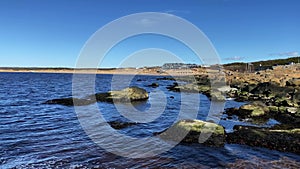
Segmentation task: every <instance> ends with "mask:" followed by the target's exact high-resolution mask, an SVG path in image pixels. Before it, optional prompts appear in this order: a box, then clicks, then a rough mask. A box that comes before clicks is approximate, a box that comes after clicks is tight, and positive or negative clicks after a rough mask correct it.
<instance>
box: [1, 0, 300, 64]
mask: <svg viewBox="0 0 300 169" xmlns="http://www.w3.org/2000/svg"><path fill="white" fill-rule="evenodd" d="M299 7H300V1H298V0H188V1H183V0H118V1H117V0H101V1H100V0H85V1H84V0H1V1H0V61H1V62H0V67H10V66H17V67H75V65H76V61H77V57H78V55H79V53H80V50H81V48H82V47H83V46H84V44H85V43H86V41H87V40H88V39H89V38H90V36H92V34H93V33H94V32H96V31H97V30H98V29H99V28H101V27H102V26H104V25H105V24H107V23H109V22H111V21H113V20H115V19H118V18H120V17H123V16H126V15H129V14H134V13H139V12H166V13H170V14H173V15H176V16H179V17H182V18H184V19H186V20H188V21H189V22H191V23H193V24H194V25H196V26H197V27H198V28H199V29H200V30H202V31H203V32H204V33H205V34H206V36H207V37H208V38H209V39H210V41H211V42H212V44H213V45H214V47H215V48H216V50H217V52H218V54H219V56H220V58H221V62H222V63H228V62H236V61H239V62H240V61H242V62H250V61H257V60H267V59H273V58H287V57H291V56H296V55H299V53H300V31H299V30H300V13H299ZM166 43H167V44H172V45H165V44H166ZM144 48H161V49H164V50H168V51H170V52H173V53H174V54H176V55H179V56H180V57H182V59H183V60H184V61H186V62H194V63H198V61H197V60H196V59H191V58H188V57H186V56H191V55H193V54H192V53H191V51H190V50H189V49H187V48H186V47H185V46H184V45H182V44H180V43H179V42H175V41H174V40H170V39H168V38H166V37H158V36H149V35H146V36H141V37H133V38H130V39H129V40H125V41H124V42H122V43H120V44H118V45H116V47H115V48H114V49H112V51H111V52H110V53H109V54H108V55H109V56H108V57H107V59H106V60H104V61H103V63H101V65H100V66H101V67H117V66H118V65H119V64H120V61H122V60H123V59H124V58H125V57H126V56H128V55H130V54H131V53H132V52H134V51H136V50H141V49H144ZM113 50H115V51H113ZM144 60H145V61H146V63H147V60H149V62H148V63H149V66H152V65H153V64H157V63H152V62H151V61H152V60H153V59H151V58H149V57H145V58H144ZM161 64H163V63H161Z"/></svg>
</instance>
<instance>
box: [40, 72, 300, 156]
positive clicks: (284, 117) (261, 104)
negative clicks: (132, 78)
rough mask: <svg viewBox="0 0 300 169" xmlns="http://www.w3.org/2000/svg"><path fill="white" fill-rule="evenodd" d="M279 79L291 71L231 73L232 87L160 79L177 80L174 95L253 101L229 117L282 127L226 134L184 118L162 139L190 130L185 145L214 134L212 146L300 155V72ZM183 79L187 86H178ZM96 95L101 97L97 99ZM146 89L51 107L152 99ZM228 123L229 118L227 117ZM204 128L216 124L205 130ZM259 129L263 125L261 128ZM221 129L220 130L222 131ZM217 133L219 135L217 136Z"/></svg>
mask: <svg viewBox="0 0 300 169" xmlns="http://www.w3.org/2000/svg"><path fill="white" fill-rule="evenodd" d="M299 70H300V69H299ZM297 71H298V70H296V72H291V73H290V74H288V76H287V75H285V76H283V77H282V78H277V77H279V76H280V75H282V74H285V73H286V72H285V71H276V70H273V71H269V70H268V71H259V72H253V73H239V72H232V71H228V70H225V77H226V85H225V86H223V87H221V88H213V87H212V86H214V85H215V83H217V82H218V81H224V79H222V78H224V77H223V76H219V73H212V74H210V75H208V74H200V75H195V76H180V77H176V78H173V77H162V78H157V81H160V80H168V81H174V83H173V85H170V86H168V87H167V89H168V90H170V91H173V92H195V93H202V94H204V95H206V96H207V97H208V98H210V99H211V100H214V101H221V102H224V101H225V100H226V99H227V98H234V99H235V100H236V101H241V102H247V104H245V105H243V106H241V107H239V108H229V109H226V110H224V112H223V114H226V115H227V118H228V119H229V118H232V117H233V116H236V117H238V119H240V120H241V121H243V120H246V119H247V120H248V121H249V120H250V121H251V122H253V123H256V124H260V123H262V122H266V121H268V120H269V119H275V120H276V121H278V122H279V123H280V124H276V125H274V126H272V127H253V126H235V127H234V128H233V129H234V131H233V132H231V133H226V132H225V130H224V127H222V126H220V125H218V124H213V123H210V122H205V121H201V120H182V121H179V122H177V123H176V124H174V125H173V126H172V127H171V128H173V130H172V131H171V132H168V133H167V134H165V133H164V131H162V132H160V133H155V135H159V134H162V133H163V134H162V136H160V137H161V138H162V139H167V140H168V139H170V138H171V140H172V138H173V139H174V138H175V140H176V136H174V135H176V133H178V132H179V133H182V132H183V131H185V130H187V129H188V130H189V131H190V132H188V133H187V136H186V137H185V138H184V139H183V140H182V141H181V142H184V143H198V142H199V140H198V139H199V135H200V134H203V133H204V134H205V133H210V134H211V135H212V137H210V138H209V139H208V140H207V141H205V142H202V144H205V145H208V146H223V145H224V144H225V143H229V144H231V143H233V144H245V145H249V146H257V147H264V148H268V149H274V150H278V151H286V152H293V153H296V154H300V148H299V147H300V106H299V105H300V74H299V73H298V72H297ZM179 81H182V82H185V83H182V84H178V82H179ZM158 86H159V83H157V82H153V83H152V84H150V85H149V86H148V87H153V88H155V87H158ZM93 97H95V98H96V99H92V98H93ZM148 97H149V96H148V93H147V91H146V90H144V89H141V88H138V87H129V88H126V89H124V90H121V91H110V92H107V93H97V94H95V95H91V96H88V97H87V98H85V99H77V98H63V99H53V100H48V101H46V102H45V103H46V104H62V105H67V106H73V105H76V106H80V105H87V104H92V103H95V102H96V101H104V102H110V103H112V102H114V101H116V102H131V101H142V100H147V99H148ZM225 120H226V119H225ZM112 124H113V125H114V126H117V127H115V128H117V129H122V128H124V127H128V126H130V125H135V124H123V123H122V124H121V123H120V124H121V125H119V124H118V122H114V123H112ZM203 126H214V127H208V128H205V127H204V128H203ZM258 126H259V125H258ZM216 129H218V130H216ZM216 131H218V132H217V133H216Z"/></svg>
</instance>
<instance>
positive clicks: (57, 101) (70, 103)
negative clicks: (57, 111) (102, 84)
mask: <svg viewBox="0 0 300 169" xmlns="http://www.w3.org/2000/svg"><path fill="white" fill-rule="evenodd" d="M95 102H96V100H89V99H78V98H72V97H70V98H62V99H53V100H48V101H46V102H44V104H61V105H64V106H73V105H76V106H84V105H89V104H92V103H95Z"/></svg>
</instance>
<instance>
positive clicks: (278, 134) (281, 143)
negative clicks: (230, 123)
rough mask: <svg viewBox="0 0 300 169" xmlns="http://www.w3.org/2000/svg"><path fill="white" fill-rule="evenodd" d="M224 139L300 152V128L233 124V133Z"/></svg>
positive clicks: (229, 141) (230, 141) (231, 141)
mask: <svg viewBox="0 0 300 169" xmlns="http://www.w3.org/2000/svg"><path fill="white" fill-rule="evenodd" d="M226 141H227V142H228V143H234V144H246V145H249V146H257V147H265V148H269V149H274V150H279V151H287V152H293V153H297V154H300V146H299V145H300V128H294V129H275V128H274V129H272V128H271V129H270V128H258V127H249V126H235V127H234V132H233V133H227V134H226Z"/></svg>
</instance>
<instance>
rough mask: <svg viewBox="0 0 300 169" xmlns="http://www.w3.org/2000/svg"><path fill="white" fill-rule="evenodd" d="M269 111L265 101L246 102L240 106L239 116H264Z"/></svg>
mask: <svg viewBox="0 0 300 169" xmlns="http://www.w3.org/2000/svg"><path fill="white" fill-rule="evenodd" d="M268 113H269V108H268V107H266V106H265V105H264V104H263V103H260V102H254V103H252V104H246V105H243V106H241V107H240V108H239V111H238V116H240V117H252V118H255V117H262V116H266V115H267V114H268Z"/></svg>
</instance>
